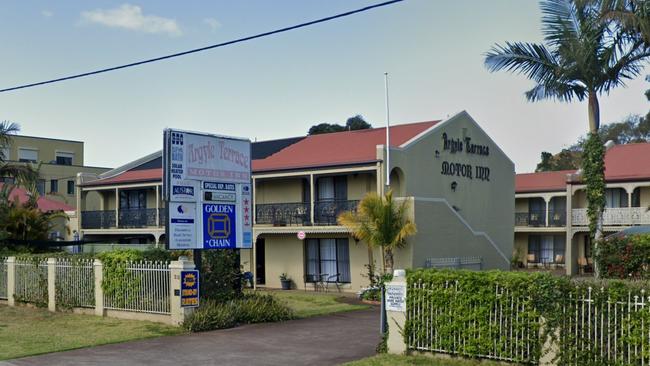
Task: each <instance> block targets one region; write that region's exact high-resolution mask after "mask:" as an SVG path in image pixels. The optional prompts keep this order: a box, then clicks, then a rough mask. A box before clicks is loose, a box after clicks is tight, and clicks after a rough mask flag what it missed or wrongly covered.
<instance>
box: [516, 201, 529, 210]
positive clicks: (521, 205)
mask: <svg viewBox="0 0 650 366" xmlns="http://www.w3.org/2000/svg"><path fill="white" fill-rule="evenodd" d="M515 212H528V198H516V199H515Z"/></svg>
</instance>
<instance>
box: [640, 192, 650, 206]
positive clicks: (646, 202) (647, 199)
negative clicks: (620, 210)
mask: <svg viewBox="0 0 650 366" xmlns="http://www.w3.org/2000/svg"><path fill="white" fill-rule="evenodd" d="M639 191H640V192H639V194H640V198H641V207H650V187H641V188H640V190H639Z"/></svg>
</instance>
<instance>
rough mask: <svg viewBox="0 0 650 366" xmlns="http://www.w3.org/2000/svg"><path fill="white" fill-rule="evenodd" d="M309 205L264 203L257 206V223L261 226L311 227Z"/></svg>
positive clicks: (300, 203)
mask: <svg viewBox="0 0 650 366" xmlns="http://www.w3.org/2000/svg"><path fill="white" fill-rule="evenodd" d="M310 216H311V207H310V205H309V203H306V202H304V203H303V202H299V203H263V204H257V205H255V223H256V224H261V225H264V224H266V225H274V226H291V225H311V220H310Z"/></svg>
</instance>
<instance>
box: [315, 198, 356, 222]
mask: <svg viewBox="0 0 650 366" xmlns="http://www.w3.org/2000/svg"><path fill="white" fill-rule="evenodd" d="M358 205H359V201H340V200H334V201H317V202H316V203H315V204H314V221H316V225H336V218H337V217H338V216H339V215H340V214H341V213H343V212H345V211H353V212H356V210H357V206H358Z"/></svg>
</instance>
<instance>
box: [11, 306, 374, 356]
mask: <svg viewBox="0 0 650 366" xmlns="http://www.w3.org/2000/svg"><path fill="white" fill-rule="evenodd" d="M52 336H54V337H56V335H55V334H53V335H52ZM379 340H380V337H379V311H378V310H377V308H376V307H375V308H373V309H370V310H359V311H351V312H347V313H339V314H334V315H328V316H322V317H314V318H308V319H301V320H294V321H289V322H284V323H269V324H253V325H247V326H242V327H238V328H233V329H225V330H218V331H213V332H205V333H195V334H189V335H180V336H172V337H162V338H155V339H148V340H142V341H134V342H127V343H119V344H112V345H106V346H98V347H92V348H84V349H79V350H74V351H66V352H59V353H51V354H47V355H42V356H34V357H27V358H22V359H16V360H11V361H7V362H1V361H0V365H1V366H8V365H16V366H19V365H20V366H23V365H34V366H36V365H38V366H41V365H48V366H56V365H84V366H85V365H156V366H166V365H170V366H182V365H188V366H199V365H337V364H340V363H342V362H347V361H352V360H356V359H360V358H363V357H367V356H371V355H373V354H374V353H375V346H376V345H377V343H378V342H379Z"/></svg>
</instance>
